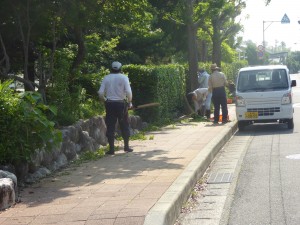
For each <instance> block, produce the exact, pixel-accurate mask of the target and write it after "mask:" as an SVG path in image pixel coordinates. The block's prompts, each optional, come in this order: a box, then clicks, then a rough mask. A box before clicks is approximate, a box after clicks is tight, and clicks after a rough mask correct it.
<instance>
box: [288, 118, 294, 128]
mask: <svg viewBox="0 0 300 225" xmlns="http://www.w3.org/2000/svg"><path fill="white" fill-rule="evenodd" d="M287 126H288V129H294V119H293V118H292V119H289V120H288V122H287Z"/></svg>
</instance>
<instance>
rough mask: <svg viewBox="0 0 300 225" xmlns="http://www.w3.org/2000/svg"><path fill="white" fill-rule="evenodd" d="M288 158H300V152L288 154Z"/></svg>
mask: <svg viewBox="0 0 300 225" xmlns="http://www.w3.org/2000/svg"><path fill="white" fill-rule="evenodd" d="M286 158H287V159H300V154H295V155H288V156H286Z"/></svg>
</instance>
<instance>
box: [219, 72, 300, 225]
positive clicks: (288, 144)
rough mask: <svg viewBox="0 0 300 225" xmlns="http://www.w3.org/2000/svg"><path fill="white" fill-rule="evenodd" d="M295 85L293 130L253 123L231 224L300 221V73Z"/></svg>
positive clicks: (292, 223)
mask: <svg viewBox="0 0 300 225" xmlns="http://www.w3.org/2000/svg"><path fill="white" fill-rule="evenodd" d="M291 77H292V79H297V84H298V85H297V87H294V88H293V101H294V108H295V111H294V123H295V128H294V130H288V129H287V127H286V125H283V124H267V125H266V124H263V125H260V124H259V125H258V124H256V125H251V126H249V127H247V128H246V129H245V132H244V134H243V135H248V136H252V137H253V138H252V140H251V142H250V144H249V146H248V148H247V150H246V153H245V155H244V158H243V162H242V165H241V169H240V173H239V176H238V179H237V183H236V188H235V192H234V197H233V200H232V202H231V205H230V206H229V207H227V209H225V211H226V210H227V211H228V217H227V218H228V221H227V223H226V224H228V225H241V224H242V225H250V224H251V225H267V224H268V225H269V224H270V225H298V224H300V176H299V172H300V148H299V146H300V138H299V131H300V74H298V75H292V76H291Z"/></svg>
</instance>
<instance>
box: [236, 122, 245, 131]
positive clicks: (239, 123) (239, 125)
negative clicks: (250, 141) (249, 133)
mask: <svg viewBox="0 0 300 225" xmlns="http://www.w3.org/2000/svg"><path fill="white" fill-rule="evenodd" d="M245 126H246V124H245V122H244V121H238V128H239V131H244V130H245Z"/></svg>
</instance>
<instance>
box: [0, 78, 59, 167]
mask: <svg viewBox="0 0 300 225" xmlns="http://www.w3.org/2000/svg"><path fill="white" fill-rule="evenodd" d="M10 83H11V81H6V82H4V83H1V82H0V140H1V142H0V163H17V162H20V161H24V160H25V161H29V159H30V156H31V155H32V153H33V152H35V150H37V149H43V148H45V149H46V150H51V149H52V147H54V146H55V145H57V144H59V143H60V142H61V140H62V136H61V132H60V131H58V130H56V129H55V128H54V122H52V121H49V120H48V118H47V115H49V116H51V115H55V114H56V109H55V108H54V107H50V106H46V105H44V104H42V98H41V95H40V94H39V93H37V92H24V93H21V94H17V93H14V92H13V91H12V90H11V89H10V88H9V84H10Z"/></svg>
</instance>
